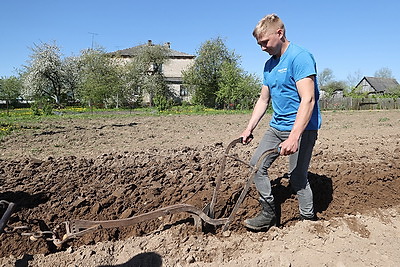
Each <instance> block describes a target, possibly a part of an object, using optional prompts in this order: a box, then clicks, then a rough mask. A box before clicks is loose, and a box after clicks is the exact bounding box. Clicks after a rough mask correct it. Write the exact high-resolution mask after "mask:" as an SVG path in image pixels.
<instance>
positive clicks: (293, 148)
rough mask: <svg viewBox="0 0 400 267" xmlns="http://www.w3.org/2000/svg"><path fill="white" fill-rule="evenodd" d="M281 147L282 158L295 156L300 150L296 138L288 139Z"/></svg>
mask: <svg viewBox="0 0 400 267" xmlns="http://www.w3.org/2000/svg"><path fill="white" fill-rule="evenodd" d="M279 147H280V148H281V149H280V150H281V152H280V154H281V155H282V156H288V155H291V154H294V153H296V152H297V150H298V149H299V141H298V140H296V139H295V138H290V137H289V138H288V139H286V140H285V141H283V142H282V143H281V144H280V145H279Z"/></svg>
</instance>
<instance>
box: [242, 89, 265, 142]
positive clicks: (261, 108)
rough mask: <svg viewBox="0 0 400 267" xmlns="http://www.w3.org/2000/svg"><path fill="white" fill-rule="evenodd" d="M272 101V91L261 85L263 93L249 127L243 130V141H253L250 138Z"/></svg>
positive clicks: (255, 107)
mask: <svg viewBox="0 0 400 267" xmlns="http://www.w3.org/2000/svg"><path fill="white" fill-rule="evenodd" d="M269 101H270V92H269V88H268V86H266V85H263V86H262V87H261V94H260V97H259V98H258V100H257V103H256V105H255V106H254V109H253V113H252V115H251V118H250V120H249V123H248V125H247V128H246V129H245V130H244V131H243V133H242V134H241V135H240V137H243V143H244V144H247V143H249V142H250V141H251V138H249V137H250V136H251V134H252V132H253V130H254V129H255V128H256V127H257V125H258V123H259V122H260V120H261V118H262V117H263V116H264V114H265V111H266V110H267V108H268V105H269Z"/></svg>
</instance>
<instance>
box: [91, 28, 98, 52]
mask: <svg viewBox="0 0 400 267" xmlns="http://www.w3.org/2000/svg"><path fill="white" fill-rule="evenodd" d="M89 34H91V35H92V50H93V45H94V36H95V35H99V34H98V33H95V32H89Z"/></svg>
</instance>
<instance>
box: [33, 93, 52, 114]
mask: <svg viewBox="0 0 400 267" xmlns="http://www.w3.org/2000/svg"><path fill="white" fill-rule="evenodd" d="M31 110H32V113H33V115H34V116H41V115H46V116H50V115H53V105H52V103H51V101H49V99H46V98H43V97H42V98H37V99H36V100H35V101H34V102H33V103H32V104H31Z"/></svg>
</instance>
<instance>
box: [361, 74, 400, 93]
mask: <svg viewBox="0 0 400 267" xmlns="http://www.w3.org/2000/svg"><path fill="white" fill-rule="evenodd" d="M398 87H399V83H398V82H397V81H396V79H390V78H379V77H363V78H362V79H361V81H360V82H359V83H358V84H357V85H356V87H355V92H356V93H359V94H364V93H367V94H385V93H389V92H390V89H394V88H398Z"/></svg>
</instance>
